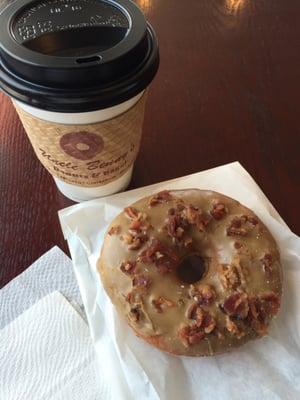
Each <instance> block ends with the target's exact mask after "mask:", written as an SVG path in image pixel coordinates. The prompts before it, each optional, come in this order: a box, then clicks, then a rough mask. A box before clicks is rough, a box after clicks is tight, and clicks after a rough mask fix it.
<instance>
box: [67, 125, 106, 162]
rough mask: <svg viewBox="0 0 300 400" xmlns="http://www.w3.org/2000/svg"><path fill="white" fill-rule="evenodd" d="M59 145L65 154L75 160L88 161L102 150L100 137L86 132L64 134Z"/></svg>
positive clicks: (102, 144) (102, 145)
mask: <svg viewBox="0 0 300 400" xmlns="http://www.w3.org/2000/svg"><path fill="white" fill-rule="evenodd" d="M59 144H60V147H61V148H62V149H63V151H64V152H65V153H67V154H68V155H69V156H71V157H74V158H76V159H77V160H90V159H91V158H93V157H95V156H96V155H97V154H99V153H101V151H102V150H103V148H104V143H103V139H102V138H101V136H100V135H96V133H92V132H86V131H82V132H69V133H66V134H65V135H63V136H62V137H61V139H60V142H59Z"/></svg>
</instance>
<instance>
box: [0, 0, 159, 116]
mask: <svg viewBox="0 0 300 400" xmlns="http://www.w3.org/2000/svg"><path fill="white" fill-rule="evenodd" d="M158 64H159V54H158V45H157V40H156V37H155V33H154V31H153V29H152V28H151V26H150V25H149V24H148V23H147V22H146V20H145V17H144V15H143V13H142V12H141V11H140V9H139V8H138V7H137V6H136V5H135V4H134V3H133V2H131V1H130V0H118V1H112V0H107V1H104V0H44V1H43V0H38V1H28V0H17V1H15V2H14V3H12V4H11V5H9V6H8V7H6V9H5V10H4V11H3V12H2V14H1V15H0V87H1V88H2V89H3V90H4V91H5V92H6V93H7V94H8V95H9V96H11V97H13V98H15V99H17V100H20V101H22V102H24V103H27V104H30V105H31V106H34V107H38V108H41V109H45V110H49V111H58V112H86V111H92V110H97V109H101V108H107V107H111V106H113V105H116V104H119V103H121V102H123V101H126V100H128V99H130V98H131V97H133V96H135V95H136V94H138V93H139V92H141V91H142V90H143V89H145V88H146V87H147V86H148V85H149V83H150V82H151V81H152V79H153V78H154V76H155V74H156V72H157V69H158Z"/></svg>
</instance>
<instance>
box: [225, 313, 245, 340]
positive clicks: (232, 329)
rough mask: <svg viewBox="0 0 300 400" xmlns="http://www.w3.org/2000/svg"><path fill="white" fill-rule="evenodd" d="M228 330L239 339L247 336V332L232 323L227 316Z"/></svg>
mask: <svg viewBox="0 0 300 400" xmlns="http://www.w3.org/2000/svg"><path fill="white" fill-rule="evenodd" d="M226 328H227V330H228V331H229V332H230V333H231V334H232V335H234V336H236V337H237V338H238V339H241V338H242V337H243V336H245V334H246V332H245V331H243V330H242V329H241V328H239V327H238V326H237V324H235V323H234V322H233V321H231V319H230V318H229V317H228V315H226Z"/></svg>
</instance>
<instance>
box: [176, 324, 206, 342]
mask: <svg viewBox="0 0 300 400" xmlns="http://www.w3.org/2000/svg"><path fill="white" fill-rule="evenodd" d="M178 336H179V338H180V340H181V341H182V343H183V344H184V346H185V347H189V346H190V345H192V344H197V343H199V342H200V341H201V340H202V339H203V338H204V336H205V333H204V332H203V331H202V330H200V329H199V328H198V327H197V326H193V327H191V326H188V325H186V326H184V327H182V328H181V329H179V331H178Z"/></svg>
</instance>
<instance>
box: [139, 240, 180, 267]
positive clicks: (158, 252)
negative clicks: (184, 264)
mask: <svg viewBox="0 0 300 400" xmlns="http://www.w3.org/2000/svg"><path fill="white" fill-rule="evenodd" d="M138 260H139V261H141V262H143V263H145V264H150V263H153V264H154V265H155V266H156V268H157V269H158V271H159V272H160V273H162V274H163V273H167V272H170V271H172V270H174V268H175V267H176V266H177V264H178V261H179V260H178V257H177V255H176V254H175V253H174V252H173V251H172V250H171V249H170V248H168V247H166V246H165V245H164V244H163V243H161V242H160V241H159V240H157V239H154V238H153V239H152V240H151V242H150V243H149V244H148V246H147V248H146V249H145V250H144V251H143V252H142V253H140V255H139V257H138Z"/></svg>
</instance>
